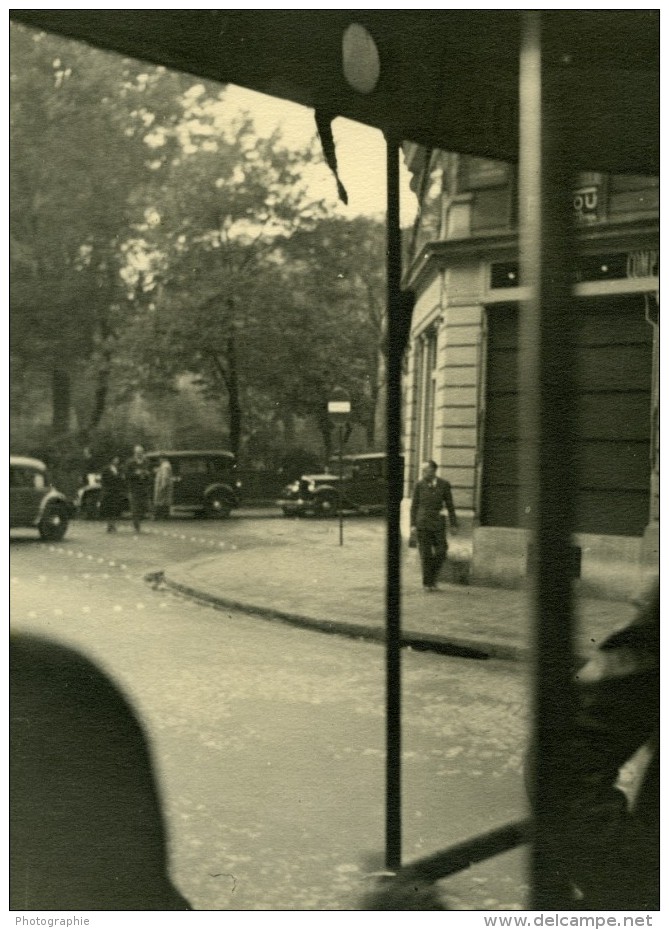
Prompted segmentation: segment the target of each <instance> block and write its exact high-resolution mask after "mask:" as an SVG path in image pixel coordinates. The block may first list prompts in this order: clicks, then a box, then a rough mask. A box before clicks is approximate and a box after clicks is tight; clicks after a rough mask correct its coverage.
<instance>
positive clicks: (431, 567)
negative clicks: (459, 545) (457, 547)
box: [411, 461, 458, 591]
mask: <svg viewBox="0 0 669 930" xmlns="http://www.w3.org/2000/svg"><path fill="white" fill-rule="evenodd" d="M444 509H446V511H447V512H448V518H449V521H450V529H451V532H452V533H455V531H456V530H457V526H458V519H457V516H456V513H455V507H454V505H453V494H452V492H451V486H450V484H449V482H448V481H444V479H443V478H437V463H436V462H433V461H429V462H425V463H424V464H423V467H422V478H421V480H420V481H419V482H418V483H417V484H416V487H415V489H414V494H413V499H412V501H411V533H412V536H413V537H414V538H415V540H416V542H417V543H418V552H419V554H420V562H421V567H422V573H423V588H424V589H425V591H434V590H435V589H436V587H437V579H438V578H439V572H440V571H441V567H442V565H443V564H444V560H445V559H446V552H447V549H448V544H447V542H446V517H445V516H444V513H443V511H444Z"/></svg>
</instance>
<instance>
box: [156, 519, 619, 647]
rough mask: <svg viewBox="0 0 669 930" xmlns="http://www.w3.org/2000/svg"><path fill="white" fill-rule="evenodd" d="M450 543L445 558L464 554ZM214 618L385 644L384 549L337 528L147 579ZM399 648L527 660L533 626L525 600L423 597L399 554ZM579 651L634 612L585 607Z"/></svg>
mask: <svg viewBox="0 0 669 930" xmlns="http://www.w3.org/2000/svg"><path fill="white" fill-rule="evenodd" d="M466 545H467V541H466V540H459V539H457V538H456V539H454V540H453V541H452V543H451V550H450V553H449V554H451V555H452V556H454V557H455V558H457V557H458V555H459V556H460V557H461V558H462V557H463V555H464V554H465V553H464V551H463V547H465V548H466ZM148 577H150V578H151V579H152V580H154V581H155V580H158V579H159V580H160V581H161V582H162V583H163V584H165V585H166V586H167V587H168V588H171V589H172V590H175V591H177V592H179V593H181V594H184V595H186V596H189V597H194V598H197V599H199V600H201V601H204V602H206V603H209V604H212V606H215V607H219V608H233V609H236V610H244V611H245V612H248V613H251V614H254V615H257V616H260V617H265V618H271V619H274V620H278V621H283V622H288V623H292V624H294V625H300V626H303V627H306V628H311V629H318V630H321V631H324V632H328V633H338V634H341V635H345V636H351V637H356V638H364V639H368V640H376V641H379V642H381V641H383V640H384V638H385V580H384V579H385V540H384V535H383V533H381V532H376V533H375V532H372V531H370V530H368V529H367V528H366V527H364V526H357V527H356V526H354V527H347V531H346V538H345V542H344V545H343V546H340V545H339V540H338V535H337V528H336V526H335V525H334V524H332V523H330V524H329V529H328V530H327V531H326V532H321V534H320V535H317V536H315V537H312V538H309V540H308V542H306V543H305V540H304V539H303V538H300V536H299V533H295V534H294V535H288V536H287V538H286V539H285V540H282V541H281V543H280V544H277V542H276V540H273V541H269V542H268V543H267V544H266V545H263V544H262V542H261V543H260V545H255V546H250V547H248V548H243V549H238V550H236V551H226V552H225V553H224V554H216V555H213V556H208V557H204V558H203V557H200V558H198V559H194V560H190V561H187V562H182V563H179V564H176V565H171V566H168V567H167V568H165V569H164V571H162V572H159V573H156V574H154V575H152V576H148ZM402 586H403V594H402V630H403V637H402V638H403V642H404V644H405V645H407V646H412V647H413V648H416V649H425V650H430V651H435V652H442V653H447V654H456V655H457V654H460V655H471V656H481V657H491V658H499V659H524V658H527V657H529V654H530V649H531V641H532V640H531V623H530V618H529V616H528V614H529V611H528V605H527V595H526V593H525V592H524V591H517V590H504V589H500V588H484V587H474V586H468V585H462V584H448V583H442V584H441V585H440V590H438V591H436V592H432V593H425V592H424V591H423V589H422V585H421V583H420V570H419V565H418V561H417V553H416V550H409V549H406V548H405V549H404V550H403V565H402ZM576 614H577V621H578V622H577V636H576V648H577V652H578V653H579V654H581V655H587V654H589V653H590V652H591V651H592V649H593V648H594V647H595V646H596V645H597V644H598V643H600V642H601V641H602V640H603V639H604V638H605V637H606V636H607V635H608V634H609V633H611V632H613V630H616V629H619V628H620V627H621V626H624V625H625V624H626V623H627V622H629V620H631V619H632V617H633V616H634V614H635V607H634V606H633V605H632V604H629V603H624V602H620V601H607V600H595V599H589V598H588V599H585V598H581V599H579V600H578V601H577V604H576Z"/></svg>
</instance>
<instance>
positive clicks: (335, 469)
mask: <svg viewBox="0 0 669 930" xmlns="http://www.w3.org/2000/svg"><path fill="white" fill-rule="evenodd" d="M386 460H387V459H386V455H385V453H384V452H368V453H365V454H362V455H344V456H342V463H341V464H342V479H341V492H342V509H343V510H353V511H356V512H358V513H363V514H366V513H379V512H383V511H384V510H385V509H386V495H387V488H388V481H387V469H386ZM339 486H340V479H339V459H338V457H336V456H335V457H333V458H332V459H331V460H330V464H329V467H328V470H327V471H324V472H322V473H314V474H305V475H302V476H301V477H300V478H298V479H297V481H293V482H291V483H290V484H288V485H286V487H285V488H284V489H283V493H282V496H281V498H280V500H278V501H277V504H278V506H279V507H280V508H281V509H282V510H283V512H284V514H285V515H286V516H301V515H303V514H314V515H315V516H318V517H328V516H333V515H334V514H336V513H337V512H338V510H339Z"/></svg>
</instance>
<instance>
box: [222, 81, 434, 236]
mask: <svg viewBox="0 0 669 930" xmlns="http://www.w3.org/2000/svg"><path fill="white" fill-rule="evenodd" d="M225 100H226V107H228V106H230V105H234V106H236V107H238V108H239V109H240V110H247V111H248V112H249V113H250V114H251V116H252V117H253V118H254V121H255V123H256V126H257V129H258V132H259V133H260V134H261V135H265V134H269V133H270V132H271V131H272V130H273V129H274V128H275V127H276V126H277V125H280V126H281V128H282V133H283V139H284V142H285V144H286V145H287V146H288V147H289V148H291V147H293V146H295V148H301V147H303V146H304V145H306V144H307V143H308V142H309V141H310V140H311V139H312V138H313V137H314V135H315V134H316V127H315V122H314V113H313V110H310V109H308V108H307V107H303V106H300V105H299V104H297V103H291V102H289V101H284V100H280V99H278V98H276V97H269V96H267V95H266V94H259V93H256V92H255V91H251V90H247V89H246V88H242V87H237V86H234V85H228V87H227V89H226V97H225ZM332 131H333V135H334V140H335V148H336V153H337V165H338V170H339V176H340V178H341V181H342V183H343V185H344V187H345V188H346V191H347V193H348V206H345V205H344V204H342V203H338V205H337V207H336V212H337V213H338V214H340V215H341V216H345V217H350V218H353V217H355V216H359V215H360V214H363V215H365V216H381V217H383V216H384V215H385V210H386V146H385V140H384V138H383V134H382V133H381V131H380V130H378V129H372V128H371V127H369V126H364V125H363V124H362V123H356V122H353V121H352V120H348V119H342V118H341V117H338V118H337V119H336V120H335V121H334V123H333V126H332ZM400 183H401V191H400V219H401V223H402V226H409V225H411V223H412V222H413V220H414V217H415V214H416V205H417V204H416V197H415V195H414V194H413V192H412V191H411V190H410V188H409V172H408V171H407V169H406V167H405V165H404V162H403V161H401V162H400ZM310 187H311V189H312V190H313V192H314V195H315V196H321V195H324V196H327V197H328V198H329V199H330V200H333V201H334V200H336V197H337V191H336V186H335V180H334V178H333V176H332V174H331V173H330V171H329V169H328V168H327V166H325V164H323V165H322V166H321V167H320V168H319V169H315V170H314V172H313V177H312V180H311V184H310Z"/></svg>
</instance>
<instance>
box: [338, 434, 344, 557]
mask: <svg viewBox="0 0 669 930" xmlns="http://www.w3.org/2000/svg"><path fill="white" fill-rule="evenodd" d="M343 482H344V427H343V426H342V425H341V424H340V426H339V489H338V491H337V497H338V500H337V503H338V505H339V545H340V546H343V545H344V509H343V502H342V490H343V489H342V485H343Z"/></svg>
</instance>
